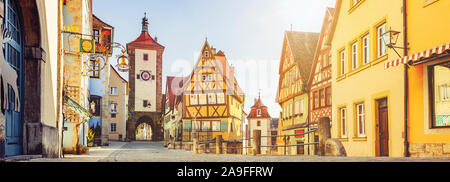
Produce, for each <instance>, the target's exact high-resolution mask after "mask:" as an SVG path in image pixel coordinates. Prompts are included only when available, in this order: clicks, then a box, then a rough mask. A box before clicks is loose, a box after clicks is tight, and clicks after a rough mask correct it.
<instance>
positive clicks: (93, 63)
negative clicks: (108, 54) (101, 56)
mask: <svg viewBox="0 0 450 182" xmlns="http://www.w3.org/2000/svg"><path fill="white" fill-rule="evenodd" d="M90 61H91V68H92V70H93V71H90V74H89V75H90V77H91V78H100V71H99V70H100V65H99V64H97V61H96V60H95V59H91V60H90Z"/></svg>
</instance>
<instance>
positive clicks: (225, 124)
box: [220, 121, 228, 132]
mask: <svg viewBox="0 0 450 182" xmlns="http://www.w3.org/2000/svg"><path fill="white" fill-rule="evenodd" d="M220 131H222V132H226V131H228V122H227V121H221V122H220Z"/></svg>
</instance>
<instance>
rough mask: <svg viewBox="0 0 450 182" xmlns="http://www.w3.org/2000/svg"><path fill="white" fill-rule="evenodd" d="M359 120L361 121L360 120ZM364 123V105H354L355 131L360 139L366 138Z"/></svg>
mask: <svg viewBox="0 0 450 182" xmlns="http://www.w3.org/2000/svg"><path fill="white" fill-rule="evenodd" d="M360 107H361V108H360ZM360 109H361V110H360ZM360 118H361V119H362V120H360ZM365 122H366V119H365V107H364V104H357V105H356V126H357V128H356V130H357V133H358V137H360V138H364V137H366V128H365V125H366V123H365ZM360 126H361V128H362V132H360V131H359V128H360Z"/></svg>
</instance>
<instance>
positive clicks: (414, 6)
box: [384, 0, 450, 157]
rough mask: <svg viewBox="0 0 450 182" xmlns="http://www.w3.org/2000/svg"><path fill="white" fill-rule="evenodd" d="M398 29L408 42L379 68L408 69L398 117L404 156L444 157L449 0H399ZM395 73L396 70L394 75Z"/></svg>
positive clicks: (449, 115) (449, 149)
mask: <svg viewBox="0 0 450 182" xmlns="http://www.w3.org/2000/svg"><path fill="white" fill-rule="evenodd" d="M404 3H405V4H404V5H403V7H404V9H405V10H404V11H405V12H406V15H404V16H405V17H404V18H405V20H406V22H404V27H403V29H395V31H398V32H401V35H403V36H405V32H406V40H407V41H406V42H407V43H406V44H402V42H400V43H397V45H396V46H398V47H406V48H408V50H407V52H406V53H405V54H404V57H402V58H399V59H391V60H390V61H389V62H387V63H385V68H386V70H385V72H386V73H384V74H390V73H391V72H396V70H402V69H403V70H404V69H407V70H408V74H407V77H406V79H405V83H406V85H407V87H406V90H405V97H406V98H407V102H406V103H405V105H407V106H408V107H407V115H406V117H405V119H404V121H403V124H404V127H405V128H407V131H406V133H405V135H406V137H407V141H405V148H407V149H408V150H407V151H406V154H405V156H411V157H450V128H449V127H450V79H449V78H450V56H449V52H450V36H449V34H448V33H447V31H446V30H448V29H449V24H447V23H441V22H449V21H450V17H449V16H448V15H447V9H448V7H449V6H450V2H449V1H442V0H424V1H414V0H407V1H404ZM397 76H400V75H397Z"/></svg>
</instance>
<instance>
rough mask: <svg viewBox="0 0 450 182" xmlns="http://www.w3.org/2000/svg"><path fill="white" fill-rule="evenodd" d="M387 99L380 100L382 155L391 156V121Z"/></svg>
mask: <svg viewBox="0 0 450 182" xmlns="http://www.w3.org/2000/svg"><path fill="white" fill-rule="evenodd" d="M388 119H389V118H388V105H387V99H381V100H378V120H379V121H378V122H379V127H378V129H379V145H380V146H379V150H380V153H379V154H380V156H389V121H388Z"/></svg>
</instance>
